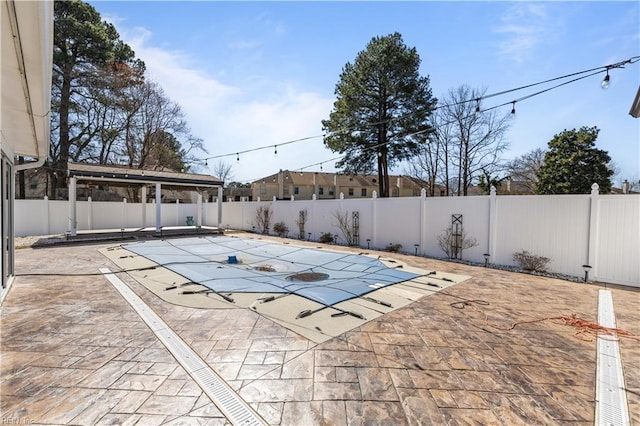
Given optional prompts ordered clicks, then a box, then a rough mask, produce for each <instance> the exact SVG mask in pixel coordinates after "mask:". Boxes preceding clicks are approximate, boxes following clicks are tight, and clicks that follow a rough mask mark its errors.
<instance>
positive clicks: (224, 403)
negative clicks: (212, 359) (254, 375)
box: [100, 268, 266, 426]
mask: <svg viewBox="0 0 640 426" xmlns="http://www.w3.org/2000/svg"><path fill="white" fill-rule="evenodd" d="M100 272H102V273H103V274H104V275H105V277H106V278H107V279H108V280H109V282H111V284H113V286H114V287H115V288H116V290H118V291H119V292H120V294H121V295H122V297H124V298H125V300H126V301H127V302H129V304H130V305H131V307H133V309H134V310H135V311H136V312H137V313H138V315H139V316H140V318H142V320H143V321H144V322H145V323H146V324H147V325H148V326H149V328H151V330H152V331H153V332H154V333H155V334H156V336H157V337H158V339H160V341H161V342H162V343H163V344H164V345H165V347H166V348H167V349H168V350H169V352H171V353H172V354H173V356H174V357H175V358H176V360H177V361H178V362H179V363H180V365H181V366H182V367H183V368H184V369H185V370H186V371H187V373H189V375H191V377H192V378H193V379H194V380H195V381H196V383H198V385H199V386H200V387H201V388H202V390H203V391H204V392H205V393H206V394H207V396H208V397H209V398H210V399H211V401H212V402H213V403H214V404H215V405H216V406H217V407H218V408H219V409H220V411H221V412H222V413H223V414H224V415H225V416H226V417H227V419H228V420H229V421H230V422H231V423H232V424H234V425H243V426H254V425H256V426H258V425H266V423H265V422H264V421H263V420H262V419H261V418H260V416H258V414H257V413H256V412H255V411H253V410H252V409H251V407H250V406H249V405H248V404H247V403H246V402H245V401H244V400H242V398H240V396H239V395H238V394H237V393H235V392H234V391H233V389H231V388H230V387H229V385H227V384H226V383H225V381H224V380H223V379H222V378H220V377H219V376H218V375H217V374H216V373H215V372H214V371H213V370H212V369H211V368H209V366H208V365H207V364H206V363H205V362H204V361H203V360H202V359H201V358H200V357H199V356H198V354H196V353H195V352H194V351H193V350H192V349H191V348H190V347H189V346H188V345H187V344H186V343H184V342H183V341H182V339H180V337H179V336H178V335H177V334H175V333H174V332H173V330H171V329H170V328H169V326H168V325H167V324H166V323H165V322H164V321H162V319H161V318H160V317H159V316H158V315H156V313H155V312H153V311H152V310H151V308H149V306H148V305H147V304H146V303H144V301H143V300H142V299H140V297H138V295H136V294H135V293H134V292H133V290H131V289H130V288H129V287H128V286H127V285H126V284H125V283H124V282H122V280H120V278H118V277H117V276H116V275H115V274H113V273H112V272H111V270H109V269H108V268H100Z"/></svg>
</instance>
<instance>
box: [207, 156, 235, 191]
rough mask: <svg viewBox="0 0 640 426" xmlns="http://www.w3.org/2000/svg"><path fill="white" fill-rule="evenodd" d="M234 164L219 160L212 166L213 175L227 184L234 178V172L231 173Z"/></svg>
mask: <svg viewBox="0 0 640 426" xmlns="http://www.w3.org/2000/svg"><path fill="white" fill-rule="evenodd" d="M232 168H233V166H232V165H231V164H229V163H227V162H225V161H222V160H220V161H218V162H216V163H215V164H213V165H212V166H211V171H212V173H213V175H214V176H215V177H217V178H219V179H220V180H221V181H222V182H223V183H224V184H225V185H226V184H227V183H228V182H229V181H232V180H233V173H231V169H232Z"/></svg>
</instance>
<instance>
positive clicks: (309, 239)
mask: <svg viewBox="0 0 640 426" xmlns="http://www.w3.org/2000/svg"><path fill="white" fill-rule="evenodd" d="M307 241H311V232H309V238H307Z"/></svg>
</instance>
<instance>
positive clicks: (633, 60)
mask: <svg viewBox="0 0 640 426" xmlns="http://www.w3.org/2000/svg"><path fill="white" fill-rule="evenodd" d="M638 61H640V56H632V57H631V58H629V59H625V60H623V61H619V62H616V63H613V64H609V65H603V66H599V67H595V68H591V69H588V70H584V71H578V72H574V73H570V74H566V75H563V76H560V77H554V78H551V79H547V80H543V81H540V82H537V83H532V84H527V85H524V86H519V87H516V88H513V89H509V90H503V91H500V92H495V93H491V94H488V95H483V96H482V97H476V98H473V99H466V100H462V101H459V102H455V103H451V104H442V105H437V106H435V107H434V108H433V109H432V111H436V110H438V109H441V108H447V107H452V106H456V105H462V104H465V103H469V102H476V108H475V113H476V114H480V113H481V112H488V111H491V110H494V109H497V108H501V107H504V106H506V105H509V104H511V105H512V110H511V112H512V114H515V103H516V102H522V101H523V100H526V99H530V98H532V97H535V96H539V95H541V94H543V93H546V92H549V91H551V90H554V89H557V88H559V87H562V86H565V85H567V84H571V83H575V82H576V81H579V80H582V79H585V78H589V77H592V76H594V75H597V74H601V73H603V72H606V74H607V75H606V76H605V79H604V80H603V82H602V84H603V87H605V85H608V83H609V79H608V78H607V77H609V70H611V69H616V68H624V67H625V65H630V64H634V63H636V62H638ZM584 74H586V75H584ZM574 76H580V77H577V78H574V79H571V80H569V81H565V82H563V83H560V84H557V85H554V86H551V87H549V88H546V89H544V90H539V91H537V92H534V93H532V94H529V95H526V96H522V97H520V98H517V99H514V100H511V101H508V102H504V103H501V104H499V105H495V106H492V107H489V108H485V109H483V110H480V101H481V100H483V99H490V98H493V97H497V96H502V95H505V94H508V93H513V92H517V91H520V90H524V89H528V88H531V87H535V86H539V85H542V84H546V83H551V82H554V81H558V80H563V79H566V78H569V77H574ZM414 114H415V112H412V113H409V114H406V115H404V116H400V117H394V118H390V119H387V120H382V121H379V122H375V123H369V124H367V125H364V126H362V127H360V128H350V129H349V128H344V129H339V130H336V131H334V132H328V133H323V134H321V135H314V136H307V137H303V138H298V139H293V140H290V141H286V142H281V143H278V144H275V145H265V146H260V147H256V148H251V149H246V150H243V151H238V152H236V153H235V154H236V161H237V162H239V161H240V154H246V153H250V152H255V151H260V150H263V149H268V148H274V155H277V154H278V145H280V146H284V145H289V144H293V143H298V142H303V141H307V140H311V139H318V138H323V139H324V141H323V142H324V144H325V145H326V144H327V141H326V137H327V136H329V135H337V134H341V133H353V132H357V131H362V130H363V129H365V128H368V127H371V126H377V125H379V124H385V123H391V122H393V121H400V120H402V119H404V118H406V117H410V116H412V115H414ZM425 131H427V130H424V131H421V132H419V133H423V132H425ZM407 136H409V135H407ZM376 147H379V145H376ZM232 155H233V154H220V155H214V156H210V157H206V158H202V159H200V160H196V161H203V160H204V161H205V164H206V162H207V160H211V159H217V158H224V157H229V156H232ZM336 158H337V159H341V158H344V156H340V157H336ZM333 160H334V159H331V160H325V161H323V162H328V161H333ZM319 164H321V163H315V164H312V165H309V166H305V167H303V168H300V169H296V170H303V169H306V168H309V167H312V166H317V165H319Z"/></svg>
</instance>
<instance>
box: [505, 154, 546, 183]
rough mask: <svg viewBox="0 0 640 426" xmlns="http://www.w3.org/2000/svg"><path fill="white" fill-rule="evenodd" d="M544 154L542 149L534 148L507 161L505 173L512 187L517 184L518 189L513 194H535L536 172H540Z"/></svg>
mask: <svg viewBox="0 0 640 426" xmlns="http://www.w3.org/2000/svg"><path fill="white" fill-rule="evenodd" d="M545 152H546V151H545V150H544V149H542V148H536V149H534V150H532V151H529V152H527V153H525V154H522V155H521V156H520V157H517V158H514V159H513V160H511V161H509V163H508V164H507V171H508V173H509V176H510V178H511V181H512V185H513V184H517V185H518V187H519V189H518V190H517V191H515V192H524V193H528V194H535V193H536V185H537V184H538V170H540V167H541V166H542V164H543V163H544V155H545ZM512 191H514V190H512Z"/></svg>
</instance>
